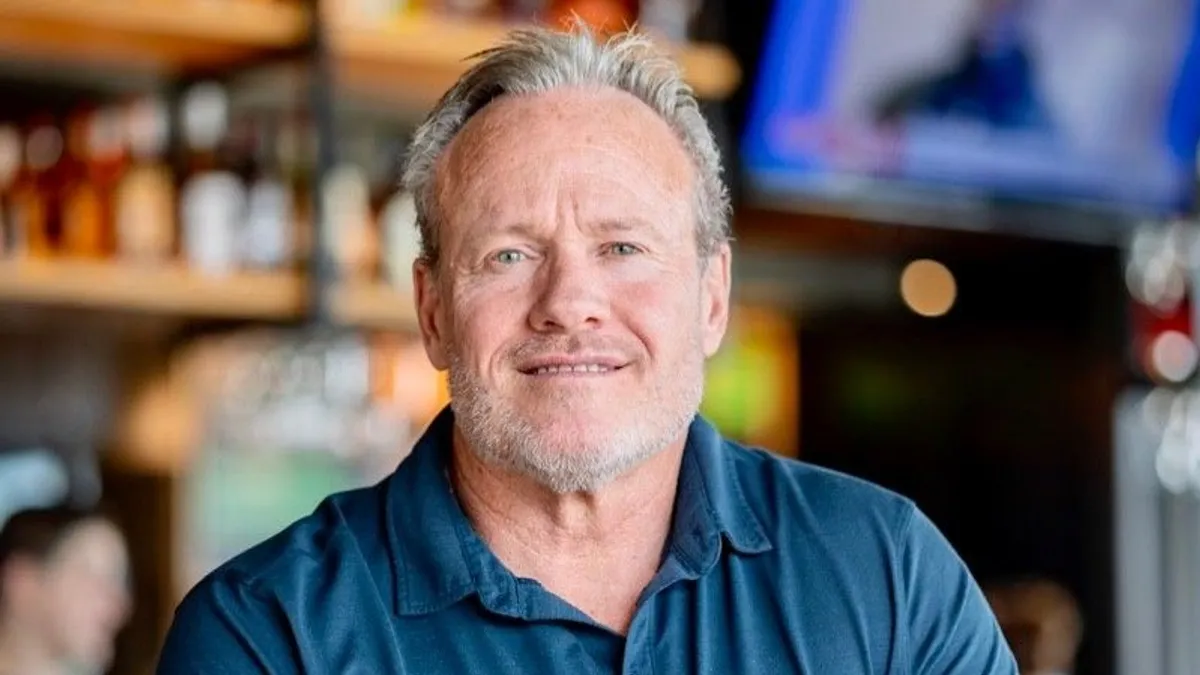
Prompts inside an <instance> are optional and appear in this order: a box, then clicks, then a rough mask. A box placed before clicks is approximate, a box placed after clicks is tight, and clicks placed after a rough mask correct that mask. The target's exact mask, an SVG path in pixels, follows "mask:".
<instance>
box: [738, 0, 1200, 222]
mask: <svg viewBox="0 0 1200 675" xmlns="http://www.w3.org/2000/svg"><path fill="white" fill-rule="evenodd" d="M1198 7H1200V0H965V1H964V0H776V2H775V8H774V12H773V17H772V20H771V23H770V25H769V27H768V29H767V37H766V43H765V45H764V51H763V54H762V59H761V65H760V68H759V72H758V73H757V74H756V79H755V82H754V91H753V96H752V102H751V108H750V110H749V114H748V119H747V125H746V129H745V135H744V137H743V139H742V153H743V166H744V169H745V175H746V178H747V182H748V185H749V187H750V188H751V191H752V192H753V193H756V194H759V195H766V196H768V198H770V197H774V198H786V197H791V198H799V199H803V198H812V199H814V200H817V201H829V200H832V201H833V202H835V203H836V202H838V201H841V202H844V203H859V204H863V203H876V204H878V203H879V202H880V201H886V200H887V199H889V198H895V199H901V200H903V201H904V202H905V203H908V204H910V205H911V204H920V203H925V204H943V205H944V204H946V203H954V202H955V201H956V200H957V201H958V202H961V203H963V204H968V203H973V204H980V203H985V204H988V205H989V207H991V206H994V205H995V204H996V203H1002V204H1010V205H1025V206H1031V205H1032V206H1039V205H1040V206H1053V207H1056V208H1057V207H1062V206H1069V207H1070V208H1071V209H1073V210H1074V209H1079V210H1080V211H1081V212H1082V211H1088V212H1096V213H1103V214H1109V215H1119V216H1121V217H1126V216H1132V217H1138V218H1140V217H1156V216H1174V215H1178V214H1180V213H1181V212H1186V211H1187V210H1188V209H1190V208H1191V204H1192V198H1193V192H1194V188H1195V184H1196V144H1197V140H1198V137H1200V46H1198V44H1197V40H1198V38H1200V11H1198Z"/></svg>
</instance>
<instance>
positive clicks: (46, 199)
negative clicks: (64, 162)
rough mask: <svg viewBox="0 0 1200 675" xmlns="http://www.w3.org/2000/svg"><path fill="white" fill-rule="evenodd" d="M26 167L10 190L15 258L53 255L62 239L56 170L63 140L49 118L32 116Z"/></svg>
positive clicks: (52, 120) (27, 141)
mask: <svg viewBox="0 0 1200 675" xmlns="http://www.w3.org/2000/svg"><path fill="white" fill-rule="evenodd" d="M24 149H25V163H24V166H23V167H22V169H21V172H20V174H19V177H18V179H17V183H16V185H15V186H14V187H13V192H12V199H13V207H14V208H13V230H14V231H15V233H16V240H17V241H16V247H15V250H16V252H17V255H21V256H29V257H33V258H46V257H49V256H52V255H54V253H55V249H56V248H57V247H58V242H59V238H60V235H61V219H60V208H59V207H60V200H59V196H60V186H61V177H60V176H58V175H56V168H57V167H58V166H59V164H60V160H61V159H62V155H63V136H62V132H61V131H60V130H59V128H58V126H57V124H56V121H55V119H54V117H53V116H52V115H38V116H35V117H34V118H33V119H32V120H31V121H30V123H29V125H28V127H27V132H26V134H25V147H24Z"/></svg>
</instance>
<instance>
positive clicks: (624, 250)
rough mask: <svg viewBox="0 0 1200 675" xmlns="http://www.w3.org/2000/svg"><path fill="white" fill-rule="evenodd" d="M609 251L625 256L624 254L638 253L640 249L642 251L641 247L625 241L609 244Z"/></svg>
mask: <svg viewBox="0 0 1200 675" xmlns="http://www.w3.org/2000/svg"><path fill="white" fill-rule="evenodd" d="M608 251H609V253H613V254H615V255H622V256H623V255H634V254H636V253H638V252H639V251H641V249H639V248H638V247H637V246H634V245H633V244H628V243H625V242H617V243H615V244H609V246H608Z"/></svg>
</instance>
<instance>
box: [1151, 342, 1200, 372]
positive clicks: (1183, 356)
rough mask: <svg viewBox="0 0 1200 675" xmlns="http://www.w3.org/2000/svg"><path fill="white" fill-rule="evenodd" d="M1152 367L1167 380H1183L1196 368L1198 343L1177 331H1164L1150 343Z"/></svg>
mask: <svg viewBox="0 0 1200 675" xmlns="http://www.w3.org/2000/svg"><path fill="white" fill-rule="evenodd" d="M1149 356H1150V368H1151V371H1152V372H1153V373H1155V374H1157V375H1158V376H1159V377H1161V378H1162V379H1164V380H1166V381H1167V382H1183V381H1184V380H1186V379H1187V378H1188V377H1190V376H1191V374H1192V372H1193V371H1195V369H1196V361H1197V358H1200V354H1197V350H1196V343H1195V342H1193V341H1192V339H1191V338H1190V337H1188V336H1187V335H1185V334H1183V333H1181V332H1179V331H1177V330H1168V331H1163V332H1162V333H1160V334H1159V335H1158V336H1157V337H1155V338H1154V341H1153V342H1151V343H1150V355H1149Z"/></svg>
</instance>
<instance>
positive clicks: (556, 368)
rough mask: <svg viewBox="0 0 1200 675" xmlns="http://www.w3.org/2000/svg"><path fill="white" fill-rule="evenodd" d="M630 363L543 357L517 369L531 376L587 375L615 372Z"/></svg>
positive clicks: (611, 360)
mask: <svg viewBox="0 0 1200 675" xmlns="http://www.w3.org/2000/svg"><path fill="white" fill-rule="evenodd" d="M628 365H629V364H628V363H624V362H621V361H617V360H614V359H543V360H538V361H536V362H532V363H527V364H522V366H521V367H520V368H518V369H517V370H519V371H520V372H521V374H523V375H529V376H531V377H550V376H558V377H562V376H568V377H587V376H596V375H608V374H611V373H615V372H618V371H620V370H622V369H624V368H625V367H626V366H628Z"/></svg>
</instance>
